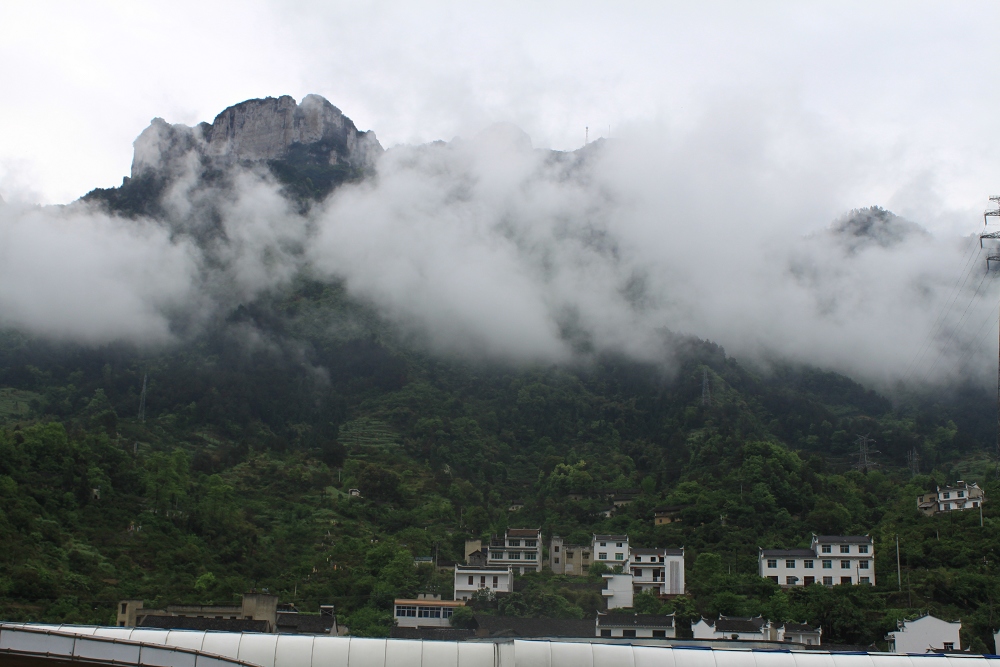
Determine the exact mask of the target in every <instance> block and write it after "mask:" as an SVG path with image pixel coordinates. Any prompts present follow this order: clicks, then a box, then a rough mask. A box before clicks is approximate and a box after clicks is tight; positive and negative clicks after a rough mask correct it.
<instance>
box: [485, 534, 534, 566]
mask: <svg viewBox="0 0 1000 667" xmlns="http://www.w3.org/2000/svg"><path fill="white" fill-rule="evenodd" d="M486 564H487V565H489V566H491V567H496V566H502V567H510V568H511V570H512V571H513V572H514V574H524V573H525V572H540V571H541V570H542V529H541V528H508V529H507V532H506V533H504V534H503V535H494V536H493V537H491V538H490V546H489V549H488V551H487V561H486Z"/></svg>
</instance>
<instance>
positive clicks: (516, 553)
mask: <svg viewBox="0 0 1000 667" xmlns="http://www.w3.org/2000/svg"><path fill="white" fill-rule="evenodd" d="M507 558H508V559H509V560H521V552H520V551H511V552H509V553H508V554H507Z"/></svg>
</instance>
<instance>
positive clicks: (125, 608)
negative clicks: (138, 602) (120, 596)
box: [121, 602, 128, 614]
mask: <svg viewBox="0 0 1000 667" xmlns="http://www.w3.org/2000/svg"><path fill="white" fill-rule="evenodd" d="M126 611H128V603H127V602H122V610H121V613H122V614H124V613H125V612H126Z"/></svg>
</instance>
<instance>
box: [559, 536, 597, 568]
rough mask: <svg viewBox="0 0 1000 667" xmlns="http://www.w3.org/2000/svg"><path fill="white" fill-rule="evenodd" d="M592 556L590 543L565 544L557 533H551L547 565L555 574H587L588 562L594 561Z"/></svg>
mask: <svg viewBox="0 0 1000 667" xmlns="http://www.w3.org/2000/svg"><path fill="white" fill-rule="evenodd" d="M592 556H593V550H592V547H591V545H590V544H567V543H566V541H565V540H563V538H561V537H559V536H558V535H553V536H552V541H551V542H550V543H549V567H551V568H552V572H554V573H555V574H569V575H572V576H580V575H583V574H587V571H588V570H590V564H591V563H593V562H594V561H593V557H592Z"/></svg>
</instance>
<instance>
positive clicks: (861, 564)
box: [858, 560, 868, 570]
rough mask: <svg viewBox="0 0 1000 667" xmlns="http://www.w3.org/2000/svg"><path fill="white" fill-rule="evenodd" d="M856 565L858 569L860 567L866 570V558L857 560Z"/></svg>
mask: <svg viewBox="0 0 1000 667" xmlns="http://www.w3.org/2000/svg"><path fill="white" fill-rule="evenodd" d="M858 567H859V568H860V569H862V570H867V569H868V561H866V560H859V561H858Z"/></svg>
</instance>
